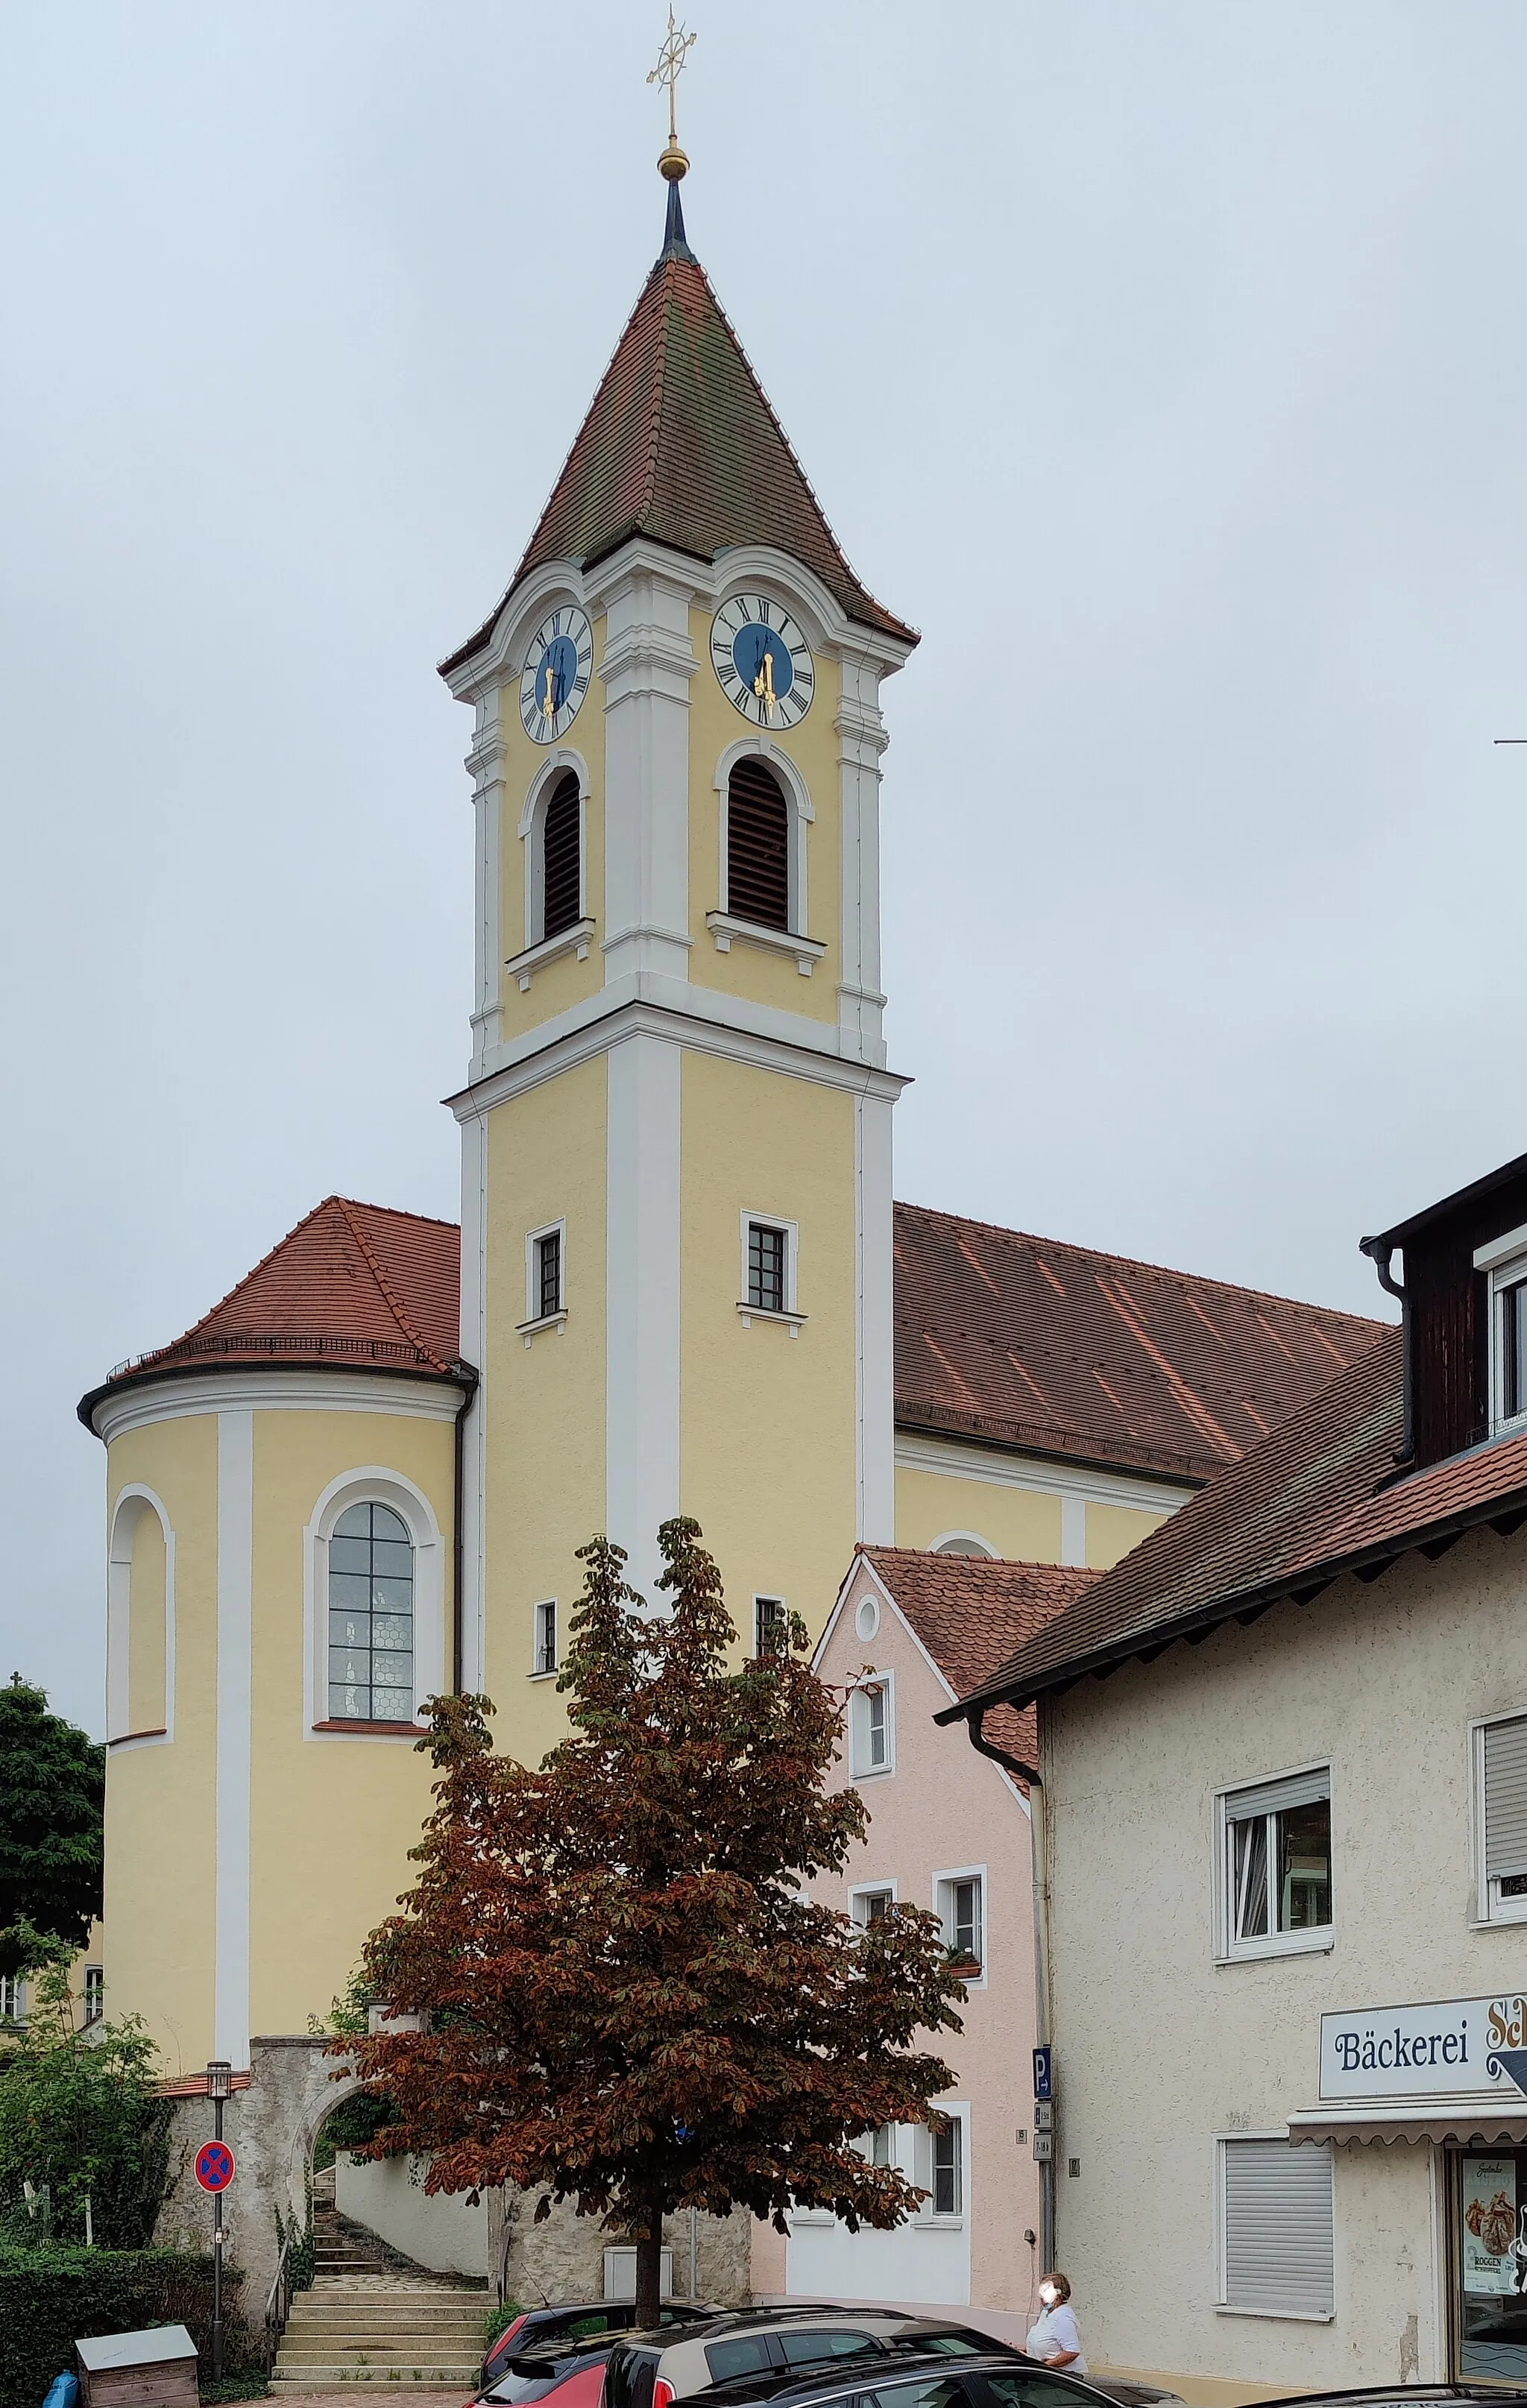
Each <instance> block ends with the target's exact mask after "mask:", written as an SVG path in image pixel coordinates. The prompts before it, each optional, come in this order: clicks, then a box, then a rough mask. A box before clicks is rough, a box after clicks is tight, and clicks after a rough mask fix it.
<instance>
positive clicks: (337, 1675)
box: [329, 1503, 413, 1723]
mask: <svg viewBox="0 0 1527 2408" xmlns="http://www.w3.org/2000/svg"><path fill="white" fill-rule="evenodd" d="M329 1719H330V1720H331V1721H332V1722H362V1723H406V1722H411V1721H412V1719H413V1541H412V1540H411V1538H410V1536H409V1530H408V1525H407V1523H406V1522H404V1521H403V1519H402V1517H401V1516H400V1515H399V1514H396V1513H395V1512H393V1510H392V1508H391V1506H389V1505H378V1504H374V1503H367V1504H364V1505H352V1506H351V1507H350V1509H349V1511H348V1512H344V1513H341V1514H340V1516H339V1520H338V1522H336V1524H335V1526H334V1535H333V1537H332V1538H331V1539H330V1541H329Z"/></svg>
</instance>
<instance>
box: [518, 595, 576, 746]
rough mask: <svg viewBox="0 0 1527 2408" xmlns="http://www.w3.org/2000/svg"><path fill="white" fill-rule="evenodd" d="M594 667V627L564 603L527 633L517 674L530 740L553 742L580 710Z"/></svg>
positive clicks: (521, 715) (522, 709) (526, 728)
mask: <svg viewBox="0 0 1527 2408" xmlns="http://www.w3.org/2000/svg"><path fill="white" fill-rule="evenodd" d="M593 669H594V630H593V628H592V627H591V626H590V625H589V624H588V621H587V620H586V619H585V618H584V616H583V612H582V610H579V609H575V608H574V606H573V605H572V604H571V603H564V604H563V606H562V608H561V609H560V610H554V611H553V612H552V615H551V617H550V618H549V619H543V620H542V621H541V623H540V626H539V627H538V628H537V629H536V632H535V634H534V635H533V636H532V637H531V638H530V643H529V648H528V650H527V651H526V655H525V669H524V672H523V674H522V676H521V678H520V717H521V718H522V719H523V720H524V722H525V732H526V735H527V736H528V737H529V738H530V741H531V743H532V744H555V742H556V739H557V738H558V737H559V736H565V735H566V734H567V732H568V729H569V727H570V726H571V725H572V723H573V721H574V720H575V719H576V718H577V716H578V711H579V708H580V705H581V704H582V702H583V696H584V695H585V694H586V693H587V692H588V681H589V678H590V677H591V675H592V674H593Z"/></svg>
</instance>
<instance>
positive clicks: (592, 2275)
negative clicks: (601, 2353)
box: [486, 2191, 753, 2307]
mask: <svg viewBox="0 0 1527 2408" xmlns="http://www.w3.org/2000/svg"><path fill="white" fill-rule="evenodd" d="M486 2196H487V2201H488V2280H489V2282H490V2283H491V2284H492V2286H493V2288H494V2294H495V2297H496V2298H498V2299H510V2300H519V2302H520V2304H521V2305H522V2307H535V2306H538V2305H539V2304H540V2302H541V2301H542V2300H552V2301H555V2302H559V2301H561V2300H602V2299H603V2297H604V2253H605V2251H606V2249H608V2248H611V2247H612V2246H618V2245H619V2244H620V2243H621V2242H622V2241H623V2240H624V2239H625V2236H624V2235H623V2234H621V2233H618V2232H607V2231H606V2230H605V2228H604V2226H603V2225H602V2224H601V2222H600V2220H599V2218H598V2216H597V2215H579V2214H576V2212H575V2211H574V2209H573V2208H572V2206H571V2205H570V2204H569V2202H568V2201H567V2200H563V2201H562V2202H561V2203H560V2204H556V2203H554V2205H553V2208H552V2212H551V2214H550V2215H549V2216H547V2217H546V2219H545V2221H544V2222H543V2223H540V2224H538V2223H537V2222H536V2220H535V2219H536V2207H537V2204H538V2202H539V2201H540V2199H541V2198H543V2197H544V2193H543V2192H540V2191H490V2192H489V2193H487V2195H486ZM663 2242H664V2245H665V2246H666V2247H667V2248H670V2249H671V2250H672V2252H673V2289H674V2294H675V2296H676V2297H677V2298H680V2299H687V2298H688V2296H689V2217H688V2215H687V2214H680V2215H670V2217H669V2218H668V2219H667V2221H666V2222H665V2224H664V2226H663ZM752 2248H753V2218H752V2216H751V2215H749V2214H747V2212H746V2210H745V2209H742V2208H739V2209H738V2210H737V2212H736V2214H733V2215H729V2216H714V2215H699V2216H697V2217H696V2219H695V2296H696V2297H697V2298H699V2299H701V2300H712V2301H713V2302H714V2303H715V2304H716V2305H717V2306H719V2307H742V2306H745V2305H746V2303H747V2301H748V2300H750V2299H751V2297H752V2289H751V2279H752V2278H751V2258H752Z"/></svg>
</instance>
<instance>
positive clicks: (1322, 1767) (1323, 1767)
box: [1214, 1756, 1336, 1965]
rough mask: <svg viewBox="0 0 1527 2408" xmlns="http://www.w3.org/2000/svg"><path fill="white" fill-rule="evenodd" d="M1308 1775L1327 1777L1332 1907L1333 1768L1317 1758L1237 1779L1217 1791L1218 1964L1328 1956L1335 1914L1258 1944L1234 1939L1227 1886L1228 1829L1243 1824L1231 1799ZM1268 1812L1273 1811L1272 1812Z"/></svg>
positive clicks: (1231, 1865) (1274, 1933)
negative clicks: (1306, 1926) (1323, 1920)
mask: <svg viewBox="0 0 1527 2408" xmlns="http://www.w3.org/2000/svg"><path fill="white" fill-rule="evenodd" d="M1312 1772H1323V1773H1324V1775H1325V1778H1326V1800H1327V1805H1328V1808H1329V1811H1330V1818H1331V1858H1332V1864H1331V1888H1332V1900H1333V1905H1334V1902H1335V1892H1336V1866H1335V1858H1336V1801H1335V1785H1334V1783H1333V1780H1332V1772H1331V1764H1330V1760H1329V1758H1328V1757H1326V1756H1316V1757H1314V1758H1313V1759H1312V1760H1311V1762H1310V1763H1308V1764H1298V1765H1289V1766H1288V1767H1286V1768H1285V1769H1284V1770H1282V1771H1280V1772H1269V1773H1266V1774H1262V1775H1260V1776H1253V1777H1251V1778H1250V1779H1248V1780H1245V1781H1237V1782H1235V1783H1234V1784H1233V1785H1232V1786H1230V1787H1227V1788H1223V1789H1218V1790H1217V1791H1216V1792H1215V1801H1214V1808H1215V1845H1214V1861H1215V1962H1216V1964H1217V1965H1245V1964H1254V1963H1259V1962H1260V1960H1261V1959H1262V1958H1264V1957H1318V1956H1329V1954H1330V1952H1331V1950H1332V1949H1333V1947H1334V1945H1335V1941H1336V1921H1335V1916H1334V1914H1333V1916H1332V1919H1331V1921H1330V1922H1329V1923H1321V1924H1318V1925H1317V1926H1316V1927H1315V1928H1314V1929H1313V1930H1310V1931H1270V1932H1268V1933H1267V1935H1266V1937H1265V1938H1263V1939H1260V1940H1238V1939H1237V1938H1236V1936H1235V1913H1234V1908H1233V1905H1232V1899H1231V1883H1232V1878H1233V1873H1234V1862H1235V1857H1234V1850H1233V1847H1232V1842H1231V1826H1232V1822H1235V1821H1242V1822H1244V1821H1246V1819H1247V1818H1246V1816H1245V1815H1241V1816H1236V1815H1232V1813H1231V1808H1232V1803H1233V1801H1234V1800H1235V1799H1237V1798H1244V1797H1245V1796H1246V1792H1247V1791H1248V1790H1252V1789H1275V1788H1276V1786H1277V1785H1278V1783H1279V1782H1281V1781H1288V1782H1294V1781H1301V1780H1306V1779H1307V1778H1308V1777H1309V1775H1310V1774H1311V1773H1312ZM1268 1811H1269V1812H1275V1811H1276V1810H1275V1809H1270V1810H1268Z"/></svg>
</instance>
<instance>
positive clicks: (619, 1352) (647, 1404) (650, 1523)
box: [605, 1031, 683, 1598]
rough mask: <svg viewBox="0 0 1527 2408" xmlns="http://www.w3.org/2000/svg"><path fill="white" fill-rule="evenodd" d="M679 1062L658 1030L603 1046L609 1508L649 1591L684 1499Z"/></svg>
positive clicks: (637, 1581)
mask: <svg viewBox="0 0 1527 2408" xmlns="http://www.w3.org/2000/svg"><path fill="white" fill-rule="evenodd" d="M682 1068H683V1054H682V1053H681V1050H680V1047H679V1046H678V1045H677V1044H676V1043H674V1042H672V1041H670V1039H667V1038H665V1037H658V1036H655V1035H651V1034H647V1033H643V1032H640V1031H638V1032H633V1033H632V1034H631V1035H630V1036H628V1037H626V1038H624V1039H622V1040H621V1041H619V1042H618V1043H615V1044H613V1045H612V1047H611V1049H610V1068H609V1081H610V1085H609V1152H608V1168H607V1197H608V1207H609V1221H608V1238H607V1269H608V1278H607V1285H606V1298H607V1302H606V1340H607V1371H606V1392H605V1449H606V1452H605V1498H606V1520H607V1527H608V1531H609V1535H610V1537H611V1538H612V1539H613V1540H614V1541H615V1542H616V1544H617V1545H619V1546H622V1547H624V1548H625V1549H626V1551H627V1555H628V1556H629V1558H630V1561H629V1565H628V1569H627V1578H628V1579H629V1580H630V1581H631V1583H632V1585H633V1586H634V1587H636V1588H639V1589H641V1592H642V1594H643V1595H644V1596H647V1597H649V1598H651V1597H652V1595H653V1587H652V1584H653V1582H654V1580H655V1577H656V1573H657V1570H658V1556H657V1544H656V1534H657V1526H658V1524H659V1523H660V1522H664V1521H666V1520H667V1519H668V1518H669V1516H670V1514H673V1513H676V1512H678V1510H679V1267H680V1228H679V1208H680V1113H681V1107H680V1097H681V1076H682Z"/></svg>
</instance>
